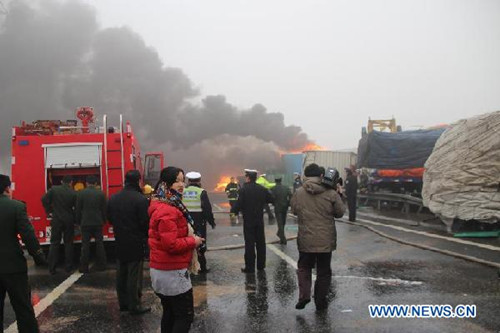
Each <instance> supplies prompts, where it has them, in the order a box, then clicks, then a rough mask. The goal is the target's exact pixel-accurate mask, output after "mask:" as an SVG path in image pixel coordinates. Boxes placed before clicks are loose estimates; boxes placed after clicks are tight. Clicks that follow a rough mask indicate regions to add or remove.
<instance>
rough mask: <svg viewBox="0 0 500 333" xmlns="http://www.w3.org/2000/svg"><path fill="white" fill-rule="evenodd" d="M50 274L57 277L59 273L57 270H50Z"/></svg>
mask: <svg viewBox="0 0 500 333" xmlns="http://www.w3.org/2000/svg"><path fill="white" fill-rule="evenodd" d="M49 273H50V275H56V274H57V271H56V270H55V269H50V270H49Z"/></svg>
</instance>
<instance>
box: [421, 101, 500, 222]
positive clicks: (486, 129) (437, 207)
mask: <svg viewBox="0 0 500 333" xmlns="http://www.w3.org/2000/svg"><path fill="white" fill-rule="evenodd" d="M423 181H424V184H423V189H422V198H423V201H424V205H425V206H427V207H428V208H429V209H430V210H431V211H432V212H433V213H434V214H437V215H439V216H441V217H444V218H448V219H454V218H459V219H462V220H478V221H483V222H496V221H498V220H500V111H497V112H493V113H487V114H484V115H480V116H477V117H473V118H469V119H464V120H460V121H459V122H458V123H456V124H453V125H452V126H451V127H450V128H449V129H447V130H446V131H445V132H444V133H443V134H442V135H441V137H440V138H439V139H438V141H437V142H436V145H435V146H434V150H433V151H432V154H431V155H430V156H429V158H428V159H427V162H426V163H425V172H424V179H423Z"/></svg>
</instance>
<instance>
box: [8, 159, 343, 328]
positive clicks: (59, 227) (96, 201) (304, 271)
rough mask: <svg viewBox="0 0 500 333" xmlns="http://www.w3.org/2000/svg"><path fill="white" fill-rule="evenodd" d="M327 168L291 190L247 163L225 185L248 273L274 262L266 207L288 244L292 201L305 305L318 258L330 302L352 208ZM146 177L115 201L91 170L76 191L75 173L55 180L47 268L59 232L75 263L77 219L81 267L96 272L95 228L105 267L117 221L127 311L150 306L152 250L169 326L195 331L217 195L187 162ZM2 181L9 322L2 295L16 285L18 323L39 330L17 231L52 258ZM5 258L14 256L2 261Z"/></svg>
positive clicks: (135, 178) (308, 173)
mask: <svg viewBox="0 0 500 333" xmlns="http://www.w3.org/2000/svg"><path fill="white" fill-rule="evenodd" d="M323 175H324V169H322V168H321V167H319V166H318V165H316V164H311V165H309V166H307V167H306V168H305V170H304V176H305V178H304V182H303V183H301V184H300V186H294V193H293V194H292V192H291V191H290V189H289V188H288V187H286V186H284V185H282V184H281V179H279V178H277V179H275V180H276V184H275V186H273V187H272V189H271V190H268V189H267V188H265V187H264V186H261V185H259V184H257V171H255V170H249V169H246V170H245V180H246V182H245V184H244V185H243V186H242V187H241V188H240V187H239V185H238V184H236V183H235V182H234V179H233V181H231V184H232V185H231V184H230V185H228V187H227V188H226V190H227V193H228V196H229V199H230V204H231V214H232V215H231V216H232V217H233V218H234V217H236V216H238V215H239V213H242V215H243V233H244V239H245V255H244V259H245V266H244V267H242V268H241V271H242V272H244V273H246V274H249V273H254V272H255V270H264V269H265V267H266V244H265V228H264V218H263V212H264V210H265V207H266V206H267V205H269V204H274V208H275V215H276V219H277V222H278V232H277V235H278V237H279V238H280V243H281V244H286V242H287V240H286V237H285V233H284V227H285V223H286V216H287V214H288V207H289V206H291V211H292V213H293V214H294V215H296V216H297V218H298V239H297V243H298V249H299V261H298V270H297V275H298V280H299V300H298V303H297V304H296V308H297V309H303V308H304V307H305V306H306V304H307V303H309V302H310V300H311V284H312V269H313V268H314V267H317V272H318V278H317V280H316V284H315V288H314V301H315V303H316V308H317V309H318V310H323V309H326V307H327V301H326V295H327V292H328V288H329V284H330V278H331V274H332V273H331V268H330V261H331V256H332V251H334V250H335V248H336V229H335V218H338V217H341V216H342V215H343V213H344V210H345V207H344V204H343V199H342V198H343V197H342V194H341V191H340V190H339V189H337V188H335V189H332V188H328V187H325V186H324V185H323V183H322V177H323ZM140 177H141V175H140V173H139V172H138V171H136V170H132V171H129V172H128V173H127V174H126V176H125V186H124V188H123V190H122V191H120V192H119V193H117V194H115V195H113V196H111V198H110V199H109V201H106V198H105V195H104V193H103V192H102V191H101V190H100V189H99V188H98V186H97V179H96V178H95V177H92V176H90V177H88V178H87V187H86V188H85V189H84V190H82V191H80V192H79V193H76V192H74V191H73V189H72V187H71V183H72V179H71V177H69V176H66V177H64V178H63V180H62V184H61V185H60V186H54V187H52V188H51V189H50V190H49V191H48V192H47V194H46V195H45V196H44V197H43V198H42V202H43V205H44V207H45V209H46V211H47V214H49V215H50V216H51V217H52V222H51V225H52V235H51V246H50V249H49V258H48V259H49V260H48V266H49V271H50V272H51V274H56V273H57V272H56V267H57V263H58V253H59V246H60V245H59V244H60V242H61V239H64V247H65V269H66V271H67V272H71V271H72V270H73V237H74V225H75V224H78V225H80V229H81V233H82V253H81V258H80V267H79V270H80V272H82V273H87V272H88V271H89V267H88V261H89V258H88V256H89V245H90V239H91V237H93V238H94V239H95V241H96V249H97V251H96V253H97V260H96V268H97V269H98V270H102V269H105V265H106V255H105V252H104V245H103V235H102V225H103V224H104V222H105V221H106V220H108V221H109V222H110V223H111V224H112V225H113V228H114V234H115V239H116V242H115V244H116V245H115V246H116V253H117V260H118V265H117V275H116V291H117V296H118V304H119V307H120V311H128V312H129V313H130V314H132V315H139V314H143V313H146V312H149V311H150V310H151V309H150V308H149V307H144V306H142V305H141V296H142V284H143V283H142V277H143V266H144V257H145V253H146V250H147V249H149V261H150V274H151V283H152V288H153V290H154V292H155V294H156V295H157V296H158V297H159V299H160V301H161V304H162V307H163V315H162V320H161V331H162V332H187V331H189V329H190V326H191V323H192V321H193V318H194V305H193V289H192V284H191V274H199V273H202V274H204V273H208V272H209V268H208V267H207V263H206V258H205V251H206V227H207V224H209V225H211V227H212V228H215V227H216V224H215V220H214V217H213V213H212V208H211V204H210V201H209V199H208V195H207V192H206V191H205V190H204V189H203V188H202V187H201V174H199V173H197V172H190V173H187V174H184V171H183V170H182V169H180V168H177V167H174V166H169V167H167V168H165V169H163V170H162V171H161V174H160V179H159V181H158V183H157V184H156V186H155V190H154V193H153V194H152V195H151V196H150V197H149V198H147V197H146V196H144V195H143V192H142V189H141V187H140V185H139V184H140ZM186 178H187V186H186V181H185V180H186ZM297 181H300V178H299V179H297ZM0 186H1V188H0V191H1V192H2V194H0V209H1V210H2V212H3V213H2V214H7V212H8V214H10V215H9V216H6V217H5V218H4V217H2V222H3V220H4V219H5V220H6V221H7V220H8V221H10V222H9V223H10V224H8V223H1V224H0V247H1V248H0V250H1V251H2V253H4V252H3V251H4V250H3V248H4V247H6V246H7V245H8V244H10V243H12V244H10V245H11V247H9V249H10V251H11V252H9V253H8V255H7V257H8V258H7V257H5V258H2V260H1V262H2V265H0V305H1V306H2V308H1V309H0V310H1V311H0V313H1V314H2V317H1V318H2V321H3V298H4V297H5V293H6V292H8V293H9V296H10V299H11V303H12V305H13V307H14V310H15V311H16V317H17V322H18V327H19V331H20V332H36V331H38V329H37V324H36V319H35V317H34V312H33V307H32V306H31V302H30V298H29V286H28V284H27V273H26V271H27V268H26V261H25V259H24V256H23V254H22V250H21V248H20V246H19V244H18V243H17V234H20V235H21V237H22V240H23V242H24V243H25V245H26V248H27V249H28V252H29V253H30V255H32V256H33V258H34V259H35V262H37V263H38V264H45V263H46V261H45V257H44V255H43V252H42V251H41V249H40V245H39V244H38V241H37V239H36V236H35V235H34V231H33V227H32V225H31V223H30V222H29V221H28V219H27V216H26V207H25V206H24V205H23V204H22V203H20V202H17V201H15V200H12V199H11V195H10V193H11V191H10V180H9V179H8V177H7V176H2V175H0ZM4 229H5V230H4ZM13 236H14V237H13ZM4 238H5V239H4ZM14 243H15V246H14V245H13V244H14ZM6 244H7V245H6ZM5 253H7V252H5ZM4 262H9V263H10V264H9V265H3V264H4ZM16 262H18V264H15V263H16ZM6 267H11V268H12V269H10V270H9V269H7V268H6ZM9 274H14V275H15V274H18V275H19V277H22V278H18V279H14V280H16V281H12V280H13V279H12V278H11V277H12V276H13V275H9ZM16 276H17V275H16ZM16 290H17V291H16ZM16 295H17V296H19V297H16Z"/></svg>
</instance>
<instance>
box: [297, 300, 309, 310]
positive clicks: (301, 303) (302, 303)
mask: <svg viewBox="0 0 500 333" xmlns="http://www.w3.org/2000/svg"><path fill="white" fill-rule="evenodd" d="M310 301H311V299H303V300H299V301H298V302H297V304H295V308H296V309H297V310H302V309H303V308H305V307H306V305H307V304H308V303H309V302H310Z"/></svg>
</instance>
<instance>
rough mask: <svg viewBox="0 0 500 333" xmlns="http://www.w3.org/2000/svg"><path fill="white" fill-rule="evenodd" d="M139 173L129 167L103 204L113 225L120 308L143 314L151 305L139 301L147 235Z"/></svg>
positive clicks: (147, 220) (147, 217)
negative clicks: (117, 188) (121, 183)
mask: <svg viewBox="0 0 500 333" xmlns="http://www.w3.org/2000/svg"><path fill="white" fill-rule="evenodd" d="M140 178H141V175H140V173H139V171H137V170H131V171H129V172H127V174H126V175H125V187H124V188H123V190H122V191H120V192H119V193H117V194H115V195H113V196H112V197H111V198H110V200H109V202H108V206H107V217H108V220H109V222H110V223H111V224H112V225H113V230H114V234H115V246H116V256H117V259H118V269H117V271H116V293H117V294H118V303H119V305H120V311H129V312H130V313H131V314H143V313H146V312H149V311H150V310H151V308H145V307H142V306H141V305H140V297H141V295H142V275H143V265H144V253H145V246H146V245H145V244H146V240H147V237H148V228H149V216H148V207H149V201H148V199H146V197H145V196H144V195H143V194H142V191H141V188H140V186H139V181H140Z"/></svg>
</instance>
